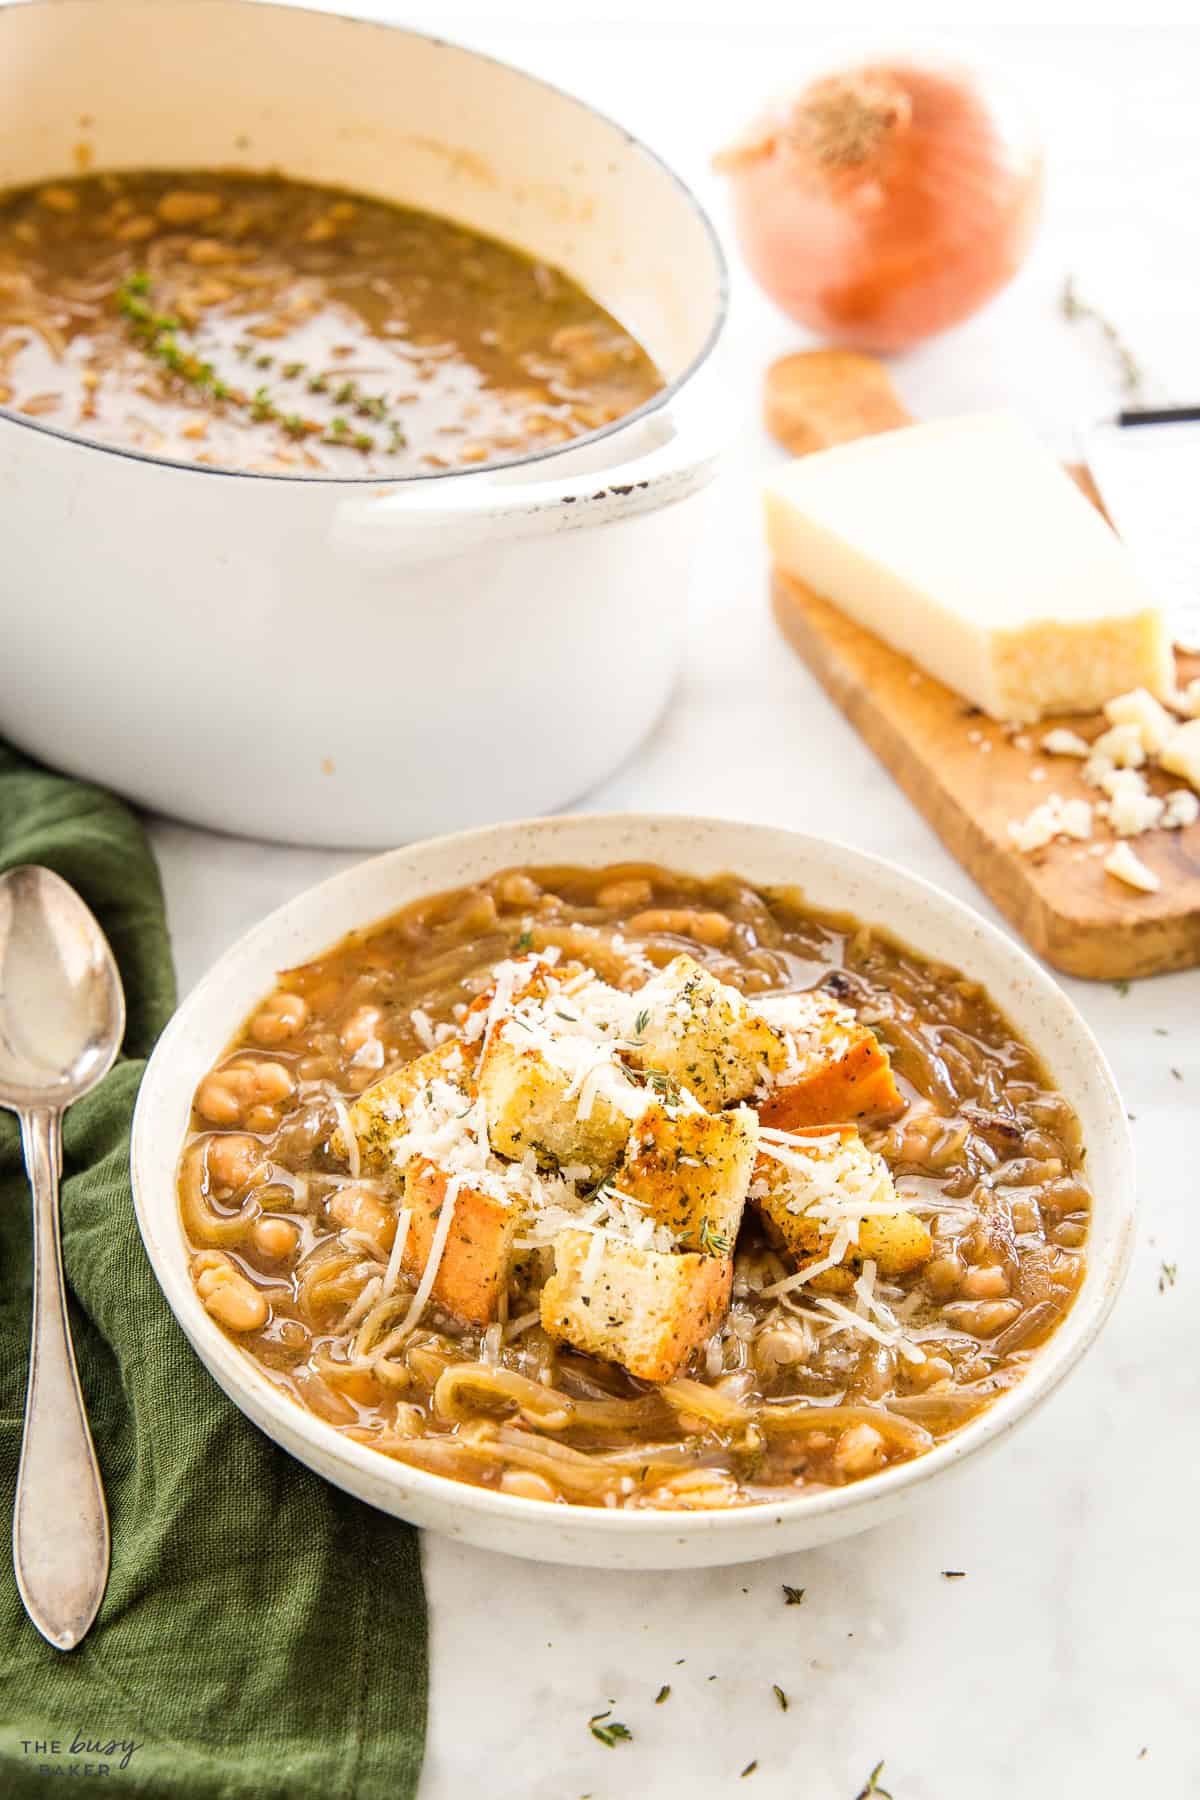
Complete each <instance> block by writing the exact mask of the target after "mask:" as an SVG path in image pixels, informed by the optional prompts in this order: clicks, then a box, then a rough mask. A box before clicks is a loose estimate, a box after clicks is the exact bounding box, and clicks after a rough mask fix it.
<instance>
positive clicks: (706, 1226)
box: [698, 1213, 729, 1256]
mask: <svg viewBox="0 0 1200 1800" xmlns="http://www.w3.org/2000/svg"><path fill="white" fill-rule="evenodd" d="M698 1242H699V1245H700V1252H701V1254H702V1255H703V1256H728V1254H729V1239H728V1237H726V1235H725V1233H724V1232H723V1231H714V1230H713V1228H712V1224H711V1222H710V1220H709V1217H708V1214H707V1213H705V1215H704V1217H703V1218H702V1219H701V1221H700V1235H699V1239H698Z"/></svg>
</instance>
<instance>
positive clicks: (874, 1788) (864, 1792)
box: [854, 1762, 892, 1800]
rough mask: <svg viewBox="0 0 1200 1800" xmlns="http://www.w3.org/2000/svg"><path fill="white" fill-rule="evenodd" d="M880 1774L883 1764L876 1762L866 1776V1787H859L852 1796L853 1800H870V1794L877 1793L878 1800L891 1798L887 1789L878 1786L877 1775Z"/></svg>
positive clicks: (889, 1799)
mask: <svg viewBox="0 0 1200 1800" xmlns="http://www.w3.org/2000/svg"><path fill="white" fill-rule="evenodd" d="M882 1774H883V1764H882V1762H877V1763H876V1764H875V1767H874V1768H873V1769H872V1770H871V1773H870V1774H869V1775H868V1776H867V1785H866V1787H861V1788H859V1790H858V1792H857V1794H855V1796H854V1800H870V1796H871V1795H872V1794H878V1795H879V1800H892V1795H891V1794H890V1793H889V1791H888V1789H887V1788H885V1787H880V1785H879V1777H880V1776H881V1775H882Z"/></svg>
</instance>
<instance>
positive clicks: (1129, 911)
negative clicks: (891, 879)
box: [766, 350, 1200, 981]
mask: <svg viewBox="0 0 1200 1800" xmlns="http://www.w3.org/2000/svg"><path fill="white" fill-rule="evenodd" d="M766 418H767V426H768V429H769V430H770V431H771V432H772V434H773V435H774V436H775V437H776V438H778V439H779V441H780V442H781V443H782V444H784V445H785V447H786V448H787V449H789V450H791V451H793V452H794V453H795V454H797V455H806V454H807V453H808V452H810V451H812V450H823V449H828V448H829V447H830V446H831V445H833V444H841V443H847V442H849V441H850V440H851V439H853V438H857V437H865V436H869V435H871V434H872V433H874V432H880V431H888V430H891V429H893V428H895V427H896V426H899V425H909V424H911V423H912V419H911V416H910V415H909V414H908V413H907V412H906V411H905V410H904V407H903V406H902V405H901V403H900V401H899V399H898V398H897V395H896V392H895V390H894V388H893V387H892V384H891V379H890V377H889V375H888V373H887V370H886V369H885V368H884V367H883V365H882V364H881V363H878V362H876V361H875V360H874V359H873V358H871V357H866V356H858V355H855V354H853V353H851V352H849V351H843V350H817V351H809V352H805V353H802V354H799V355H796V356H788V357H784V358H783V359H782V361H780V362H777V363H775V364H774V365H773V367H772V368H771V369H770V371H769V372H768V375H767V388H766ZM1071 472H1072V474H1073V475H1074V476H1075V478H1076V480H1078V481H1079V484H1080V486H1081V487H1082V488H1083V490H1084V492H1085V493H1086V494H1087V495H1088V497H1089V499H1091V500H1092V501H1094V502H1095V504H1096V505H1099V498H1098V496H1097V494H1096V491H1095V489H1094V487H1093V486H1092V484H1091V481H1090V479H1089V477H1088V474H1087V471H1086V470H1085V469H1081V468H1073V469H1072V471H1071ZM772 600H773V606H774V611H775V616H776V618H777V619H778V621H779V624H780V625H781V627H782V628H783V631H784V633H785V634H786V636H787V637H788V639H789V640H790V641H791V643H792V644H793V645H794V646H795V648H796V649H797V650H798V651H799V652H800V654H801V656H802V657H803V658H804V660H805V662H806V663H807V664H808V666H809V668H810V669H811V670H812V672H813V674H814V675H816V677H817V679H818V680H819V681H820V683H821V685H822V686H823V687H824V688H825V690H826V692H827V693H828V694H829V695H830V696H831V698H832V699H834V700H835V701H836V702H837V704H838V705H839V706H840V707H841V709H842V711H843V712H844V713H845V714H846V717H847V718H848V719H849V720H850V722H851V724H852V725H854V726H855V728H856V729H857V730H858V732H859V733H860V734H861V735H862V737H863V738H864V739H865V740H866V742H867V743H868V744H869V745H870V746H871V748H872V750H874V752H875V754H876V755H877V756H878V757H879V759H880V760H881V762H882V763H883V764H884V766H885V768H887V769H888V770H889V772H890V773H891V774H892V775H893V776H894V778H895V779H896V781H897V782H898V783H899V785H900V786H901V787H902V788H903V790H904V792H905V793H906V794H907V795H908V797H909V799H910V800H912V801H913V803H914V804H915V805H916V806H917V807H919V808H920V810H921V812H922V813H923V814H924V815H925V818H926V819H927V820H928V821H929V823H930V824H931V825H932V826H933V829H934V830H935V831H936V832H937V834H938V836H939V837H940V838H941V840H942V842H943V843H944V844H945V845H946V847H947V848H948V849H949V850H950V851H951V852H952V853H953V855H954V856H956V857H957V858H958V861H959V862H960V863H962V865H963V867H964V868H965V869H967V870H968V872H969V873H970V874H971V875H973V876H974V878H975V880H976V881H977V882H978V883H979V885H980V887H981V888H982V889H983V890H984V892H985V893H986V894H987V895H988V896H989V897H990V898H991V899H992V900H993V901H994V902H995V904H996V906H997V907H999V909H1000V911H1001V912H1002V913H1003V914H1004V915H1005V917H1006V918H1008V919H1010V920H1011V921H1012V923H1013V924H1014V925H1015V926H1016V928H1017V930H1018V931H1019V932H1020V933H1021V935H1022V936H1023V937H1024V938H1025V940H1026V942H1027V943H1028V944H1029V945H1030V946H1031V947H1032V948H1033V949H1034V950H1035V951H1037V953H1038V955H1039V956H1043V957H1045V959H1046V961H1047V962H1049V963H1052V964H1053V965H1054V967H1055V968H1057V969H1062V970H1063V971H1064V972H1065V973H1067V974H1069V975H1082V976H1085V977H1087V978H1090V979H1092V980H1097V981H1120V980H1128V979H1131V978H1136V977H1138V976H1142V975H1159V974H1164V973H1166V972H1167V971H1169V970H1174V969H1187V968H1191V967H1193V966H1194V965H1196V964H1197V963H1200V822H1198V823H1197V824H1195V825H1192V826H1189V827H1188V828H1187V830H1185V831H1152V832H1146V833H1145V834H1144V835H1143V836H1141V837H1139V838H1136V839H1134V840H1132V847H1133V848H1134V849H1135V851H1136V853H1137V855H1138V856H1139V857H1140V858H1141V859H1142V861H1143V862H1145V863H1146V864H1148V866H1149V867H1150V868H1152V869H1153V870H1154V871H1155V872H1156V874H1157V875H1158V876H1159V878H1160V879H1161V882H1162V887H1161V889H1160V891H1159V892H1158V893H1157V894H1140V893H1137V892H1135V890H1134V889H1133V888H1130V887H1126V886H1125V884H1124V883H1123V882H1120V881H1117V880H1115V879H1114V877H1113V876H1111V875H1108V874H1106V873H1105V871H1104V867H1103V862H1104V858H1105V856H1106V855H1107V854H1108V852H1109V850H1110V849H1111V848H1112V845H1113V843H1114V841H1115V840H1114V839H1113V838H1112V836H1111V834H1110V833H1109V831H1108V828H1107V826H1105V825H1104V824H1103V823H1102V822H1101V821H1099V820H1097V822H1096V826H1095V836H1094V838H1093V839H1092V840H1090V841H1089V842H1086V843H1057V842H1056V843H1053V844H1050V845H1048V846H1047V847H1046V848H1045V849H1044V850H1039V851H1035V852H1034V853H1033V854H1032V855H1021V854H1020V853H1019V852H1018V851H1017V850H1015V849H1014V848H1013V845H1012V841H1011V839H1010V837H1009V832H1008V826H1009V822H1010V820H1012V819H1023V818H1024V817H1025V816H1026V815H1027V814H1028V813H1029V812H1031V811H1032V809H1033V808H1034V807H1035V806H1037V805H1038V804H1039V802H1040V801H1042V800H1044V799H1045V798H1046V796H1047V795H1048V794H1050V793H1058V794H1061V795H1062V796H1063V798H1064V799H1070V798H1074V797H1076V796H1077V797H1079V798H1082V799H1086V800H1090V801H1092V802H1095V801H1096V800H1097V799H1098V798H1100V796H1098V795H1097V793H1096V791H1095V789H1093V788H1089V787H1087V786H1086V785H1085V784H1084V782H1083V780H1082V778H1081V776H1080V765H1079V763H1078V762H1077V761H1076V760H1074V759H1073V758H1070V757H1062V756H1046V755H1043V754H1041V753H1040V751H1039V750H1038V743H1039V740H1040V738H1041V737H1042V735H1043V734H1044V733H1045V731H1047V730H1048V729H1049V728H1050V725H1051V724H1053V725H1065V726H1068V727H1070V729H1072V730H1074V731H1078V732H1079V733H1080V735H1081V736H1083V737H1087V738H1092V737H1096V736H1098V735H1099V733H1100V732H1101V731H1102V730H1104V729H1105V721H1104V720H1103V719H1102V718H1101V717H1100V715H1098V714H1092V715H1088V716H1085V717H1082V718H1064V719H1054V720H1052V721H1050V722H1048V723H1047V724H1045V725H1041V726H1034V727H1030V728H1027V729H1025V730H1022V731H1017V732H1014V730H1013V728H1012V727H1010V726H1004V725H1000V724H997V723H996V722H995V721H994V720H992V719H989V718H987V717H986V716H985V715H984V714H982V713H980V712H979V711H978V710H977V709H976V708H975V707H973V706H971V705H969V704H968V703H967V702H966V701H965V700H964V699H963V698H962V696H961V695H960V694H956V693H953V692H952V691H951V690H950V689H949V688H946V687H943V686H942V684H941V683H940V682H938V681H935V680H934V679H933V678H932V676H929V675H926V674H925V673H924V671H923V670H921V669H918V668H917V666H916V665H915V664H914V663H913V662H911V661H910V660H909V658H908V657H906V656H902V655H900V654H899V652H897V651H895V650H893V649H891V648H890V647H889V646H888V645H887V644H885V643H883V641H882V640H881V639H880V638H877V637H875V636H874V635H873V634H872V633H871V632H869V631H864V630H863V628H862V627H861V626H860V625H856V624H854V623H853V621H852V620H850V619H849V618H847V617H846V616H845V614H843V613H841V612H839V611H838V609H837V608H836V607H835V606H833V605H831V603H830V602H829V601H827V600H823V599H822V598H821V597H820V596H819V595H818V594H815V593H813V592H812V591H811V589H809V588H806V587H804V586H802V585H801V584H800V583H799V582H797V581H793V580H791V579H790V578H789V577H788V576H786V575H782V574H780V573H779V572H778V571H776V573H775V575H774V577H773V594H772ZM1179 665H1180V666H1179V679H1180V682H1181V683H1182V682H1186V681H1190V680H1192V679H1194V678H1195V677H1197V676H1200V657H1196V656H1192V657H1183V656H1181V657H1180V659H1179ZM1039 770H1040V771H1042V774H1041V775H1040V777H1039V774H1038V771H1039ZM1149 779H1150V784H1151V786H1152V787H1153V788H1154V789H1155V791H1156V792H1160V793H1164V792H1166V791H1167V790H1168V789H1170V788H1172V787H1178V786H1180V785H1181V783H1180V782H1179V780H1178V779H1177V778H1175V777H1165V776H1163V775H1162V774H1161V773H1160V772H1158V771H1155V772H1154V773H1153V774H1151V775H1150V777H1149Z"/></svg>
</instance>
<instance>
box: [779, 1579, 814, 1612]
mask: <svg viewBox="0 0 1200 1800" xmlns="http://www.w3.org/2000/svg"><path fill="white" fill-rule="evenodd" d="M807 1592H808V1589H807V1588H796V1587H789V1586H788V1584H787V1582H786V1581H785V1582H784V1584H783V1603H784V1605H785V1606H799V1605H800V1602H801V1601H802V1600H803V1599H804V1596H805V1594H806V1593H807Z"/></svg>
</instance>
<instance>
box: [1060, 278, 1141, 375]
mask: <svg viewBox="0 0 1200 1800" xmlns="http://www.w3.org/2000/svg"><path fill="white" fill-rule="evenodd" d="M1058 305H1059V311H1060V312H1061V313H1062V316H1063V318H1064V319H1066V320H1068V321H1069V322H1070V323H1072V324H1074V323H1075V322H1076V321H1078V320H1080V319H1086V320H1089V321H1090V322H1091V323H1092V324H1093V325H1095V326H1096V328H1097V329H1098V331H1099V332H1100V335H1101V337H1102V338H1103V339H1104V341H1105V343H1106V344H1107V345H1108V348H1109V350H1110V351H1111V352H1112V355H1113V357H1114V359H1115V361H1116V364H1117V371H1118V374H1119V376H1120V381H1121V391H1122V393H1124V394H1128V396H1129V397H1130V399H1131V400H1133V399H1137V398H1138V397H1139V396H1140V394H1141V392H1142V388H1143V385H1144V383H1145V379H1146V377H1145V371H1144V370H1143V368H1142V366H1141V364H1140V363H1139V362H1138V360H1137V358H1136V356H1135V355H1134V354H1133V351H1132V350H1131V349H1130V348H1129V345H1128V344H1127V343H1126V342H1125V340H1124V338H1123V337H1122V336H1121V334H1120V332H1119V331H1118V330H1117V328H1116V326H1115V325H1114V324H1113V322H1112V320H1111V319H1106V318H1105V316H1104V314H1103V313H1102V312H1098V311H1097V309H1096V308H1095V307H1094V306H1091V305H1089V303H1088V302H1087V301H1086V300H1081V299H1080V297H1079V293H1078V290H1077V289H1076V286H1075V277H1074V276H1073V275H1068V276H1067V279H1066V280H1065V281H1064V282H1063V288H1062V293H1061V295H1060V296H1059V302H1058Z"/></svg>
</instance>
